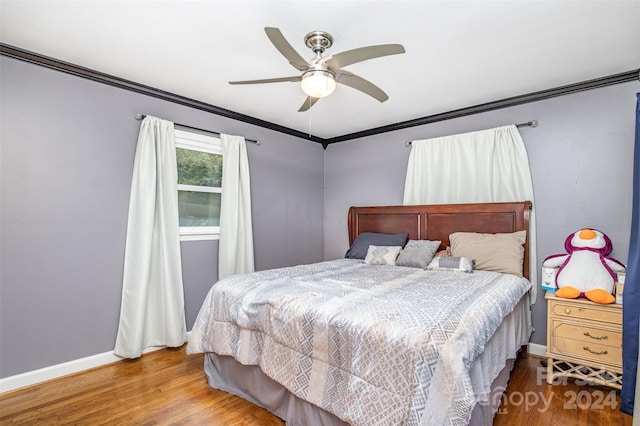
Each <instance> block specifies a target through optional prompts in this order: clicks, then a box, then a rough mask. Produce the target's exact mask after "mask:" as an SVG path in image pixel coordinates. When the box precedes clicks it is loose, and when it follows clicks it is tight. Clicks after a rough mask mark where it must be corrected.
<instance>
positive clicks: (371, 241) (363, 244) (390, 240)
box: [344, 232, 408, 259]
mask: <svg viewBox="0 0 640 426" xmlns="http://www.w3.org/2000/svg"><path fill="white" fill-rule="evenodd" d="M407 236H408V234H380V233H376V232H363V233H361V234H360V235H358V236H357V237H356V240H355V241H354V242H353V244H352V245H351V247H350V248H349V250H347V252H346V253H345V255H344V257H346V258H347V259H364V258H365V257H367V250H368V249H369V246H370V245H374V246H400V247H402V246H404V243H406V242H407Z"/></svg>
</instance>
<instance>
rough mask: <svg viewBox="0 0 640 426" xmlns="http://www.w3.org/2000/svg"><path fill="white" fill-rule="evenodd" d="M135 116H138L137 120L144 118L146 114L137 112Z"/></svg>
mask: <svg viewBox="0 0 640 426" xmlns="http://www.w3.org/2000/svg"><path fill="white" fill-rule="evenodd" d="M135 117H136V120H142V119H143V118H144V115H142V114H136V115H135Z"/></svg>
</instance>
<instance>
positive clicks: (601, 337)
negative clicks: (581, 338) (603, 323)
mask: <svg viewBox="0 0 640 426" xmlns="http://www.w3.org/2000/svg"><path fill="white" fill-rule="evenodd" d="M584 335H585V336H587V337H591V338H592V339H595V340H607V339H608V338H609V336H607V335H606V334H605V335H604V336H600V337H597V336H592V335H591V334H589V332H588V331H586V332H584Z"/></svg>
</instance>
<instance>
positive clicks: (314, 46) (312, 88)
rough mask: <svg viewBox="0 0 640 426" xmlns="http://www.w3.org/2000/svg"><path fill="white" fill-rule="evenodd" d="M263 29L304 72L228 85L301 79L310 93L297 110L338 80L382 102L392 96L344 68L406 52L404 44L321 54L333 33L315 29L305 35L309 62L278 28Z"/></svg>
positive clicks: (329, 88) (300, 110)
mask: <svg viewBox="0 0 640 426" xmlns="http://www.w3.org/2000/svg"><path fill="white" fill-rule="evenodd" d="M264 31H265V32H266V33H267V37H269V40H271V43H273V45H274V46H275V47H276V49H278V51H279V52H280V53H281V54H282V56H284V57H285V58H286V59H287V60H288V61H289V63H290V64H291V65H293V67H294V68H295V69H297V70H298V71H302V74H301V75H297V76H292V77H279V78H267V79H261V80H244V81H230V82H229V84H261V83H281V82H286V81H290V82H300V84H301V86H302V90H303V91H304V92H305V93H306V94H307V98H306V99H305V101H304V103H303V104H302V106H301V107H300V109H299V110H298V111H299V112H302V111H307V110H308V109H309V108H311V107H312V106H313V105H314V104H315V103H316V102H318V99H320V98H323V97H325V96H328V95H330V94H331V93H332V92H333V91H334V90H335V88H336V83H340V84H344V85H345V86H349V87H352V88H354V89H356V90H359V91H361V92H363V93H365V94H367V95H369V96H371V97H373V98H375V99H377V100H378V101H380V102H384V101H386V100H387V99H389V96H388V95H387V94H386V93H385V92H384V91H383V90H382V89H380V88H379V87H378V86H376V85H375V84H373V83H371V82H370V81H368V80H365V79H364V78H362V77H359V76H357V75H355V74H352V73H350V72H348V71H345V70H343V69H342V68H343V67H346V66H348V65H352V64H355V63H357V62H362V61H366V60H369V59H374V58H379V57H381V56H388V55H397V54H399V53H404V47H403V46H402V45H401V44H379V45H374V46H365V47H359V48H357V49H352V50H346V51H344V52H340V53H336V54H335V55H329V56H322V53H324V51H325V50H326V49H328V48H329V47H331V45H332V44H333V38H332V37H331V34H329V33H327V32H325V31H312V32H310V33H308V34H307V35H305V37H304V42H305V45H306V46H307V47H309V48H310V49H311V50H312V51H313V53H314V54H315V57H314V58H313V59H311V60H310V61H307V60H305V59H304V58H303V57H302V56H300V54H299V53H298V52H296V51H295V49H294V48H293V47H291V45H290V44H289V42H288V41H287V40H286V39H285V38H284V36H283V35H282V33H281V32H280V30H279V29H278V28H272V27H265V29H264Z"/></svg>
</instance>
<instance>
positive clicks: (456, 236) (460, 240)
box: [449, 231, 527, 277]
mask: <svg viewBox="0 0 640 426" xmlns="http://www.w3.org/2000/svg"><path fill="white" fill-rule="evenodd" d="M526 239H527V231H518V232H513V233H502V234H479V233H475V232H454V233H453V234H451V235H450V236H449V240H450V241H451V255H452V256H460V257H468V258H470V259H474V260H475V261H476V263H475V267H476V269H483V270H486V271H495V272H504V273H507V274H514V275H518V276H520V277H521V276H522V265H523V264H524V246H523V244H524V243H525V241H526Z"/></svg>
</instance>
